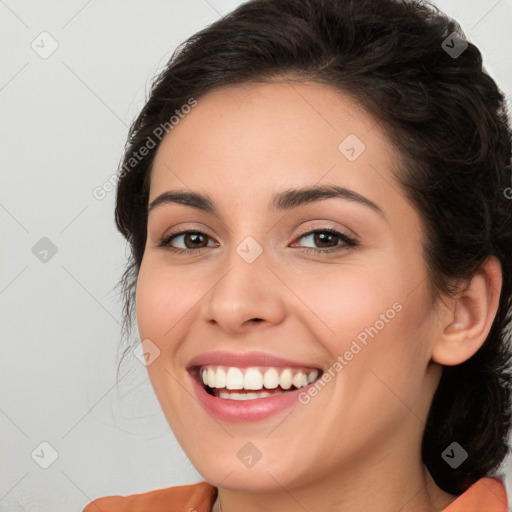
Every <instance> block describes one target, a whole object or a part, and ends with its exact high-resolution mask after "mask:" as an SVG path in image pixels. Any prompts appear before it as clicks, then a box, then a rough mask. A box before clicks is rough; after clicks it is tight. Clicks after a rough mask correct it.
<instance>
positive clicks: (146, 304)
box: [136, 259, 185, 350]
mask: <svg viewBox="0 0 512 512" xmlns="http://www.w3.org/2000/svg"><path fill="white" fill-rule="evenodd" d="M182 290H183V284H182V283H180V279H179V273H178V272H173V275H172V276H171V275H169V270H168V269H166V268H165V267H162V266H161V265H158V264H154V263H153V262H151V261H149V260H148V259H145V260H143V261H142V264H141V268H140V271H139V276H138V279H137V291H136V311H137V325H138V328H139V334H140V337H141V339H146V338H149V339H151V340H152V341H153V342H154V343H155V344H156V345H158V346H159V348H160V350H163V349H164V348H165V347H164V346H163V343H162V340H163V339H164V338H166V333H169V330H170V329H172V328H173V326H174V325H175V324H176V322H177V321H178V319H179V318H180V317H182V316H183V315H184V313H185V311H183V309H184V304H183V300H179V296H180V295H181V296H183V292H182Z"/></svg>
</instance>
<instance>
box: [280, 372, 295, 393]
mask: <svg viewBox="0 0 512 512" xmlns="http://www.w3.org/2000/svg"><path fill="white" fill-rule="evenodd" d="M292 377H293V374H292V371H291V370H290V369H289V368H286V370H283V372H282V373H281V380H280V382H279V384H280V386H281V387H282V388H283V389H290V388H291V387H292Z"/></svg>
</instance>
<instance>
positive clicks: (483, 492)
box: [443, 478, 508, 512]
mask: <svg viewBox="0 0 512 512" xmlns="http://www.w3.org/2000/svg"><path fill="white" fill-rule="evenodd" d="M507 510H508V504H507V493H506V490H505V486H504V485H503V482H502V481H501V480H499V479H497V478H481V479H480V480H478V481H477V482H475V483H474V484H473V485H472V486H471V487H470V488H469V489H468V490H467V491H466V492H464V493H463V494H461V495H460V496H459V497H458V498H457V499H456V500H455V501H453V502H452V503H451V504H450V506H449V507H448V508H445V509H444V511H443V512H507Z"/></svg>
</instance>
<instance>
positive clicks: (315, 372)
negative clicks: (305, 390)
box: [308, 370, 318, 383]
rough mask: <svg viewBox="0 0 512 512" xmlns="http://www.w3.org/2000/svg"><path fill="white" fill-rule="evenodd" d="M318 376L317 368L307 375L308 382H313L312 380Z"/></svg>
mask: <svg viewBox="0 0 512 512" xmlns="http://www.w3.org/2000/svg"><path fill="white" fill-rule="evenodd" d="M317 377H318V370H313V371H312V372H311V373H310V374H309V375H308V383H311V382H313V381H314V380H316V378H317Z"/></svg>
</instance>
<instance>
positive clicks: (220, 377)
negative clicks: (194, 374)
mask: <svg viewBox="0 0 512 512" xmlns="http://www.w3.org/2000/svg"><path fill="white" fill-rule="evenodd" d="M201 377H202V379H203V383H204V384H205V385H207V386H209V387H211V388H227V389H250V390H258V389H263V388H264V387H265V388H266V389H275V388H277V387H278V386H281V387H282V388H283V389H290V388H291V387H292V384H293V385H294V386H295V387H296V388H302V387H304V386H307V385H308V384H309V383H310V382H313V381H314V380H316V378H317V377H318V370H301V369H296V368H294V369H291V368H279V369H278V368H267V369H266V370H260V369H259V368H254V367H252V368H237V367H234V366H231V367H225V366H207V367H206V366H203V367H202V368H201Z"/></svg>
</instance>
